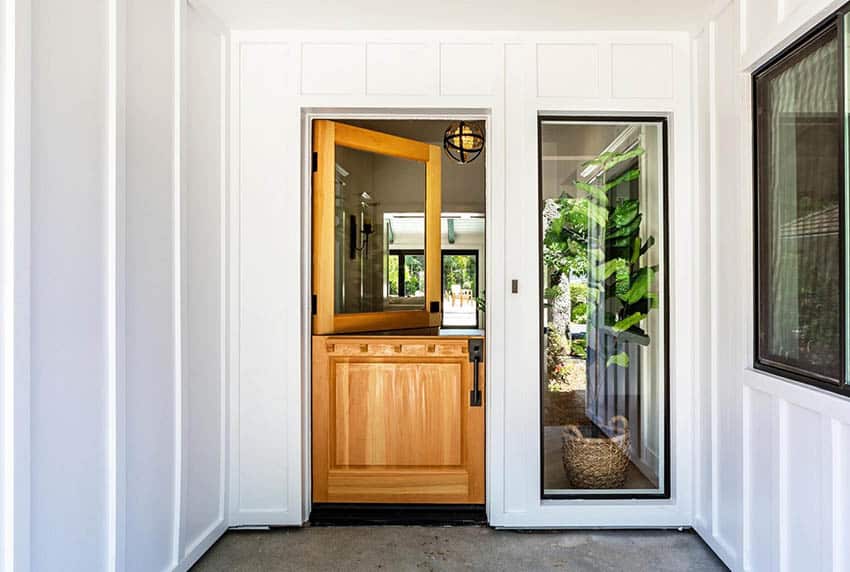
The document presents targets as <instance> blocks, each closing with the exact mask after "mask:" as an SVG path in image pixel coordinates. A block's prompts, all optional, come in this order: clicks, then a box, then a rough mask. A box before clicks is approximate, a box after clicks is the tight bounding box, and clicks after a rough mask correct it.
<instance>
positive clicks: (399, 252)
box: [387, 248, 481, 330]
mask: <svg viewBox="0 0 850 572" xmlns="http://www.w3.org/2000/svg"><path fill="white" fill-rule="evenodd" d="M447 254H449V255H452V254H459V255H467V256H469V255H472V256H475V292H474V296H475V297H476V298H478V280H479V278H480V273H479V269H480V267H479V266H478V262H479V260H480V254H481V253H480V251H478V250H476V249H474V248H457V249H446V248H443V249H440V289H441V290H442V288H443V257H444V256H446V255H447ZM405 255H410V256H424V255H425V251H424V250H416V249H390V251H389V252H388V253H387V256H398V257H399V266H398V281H399V284H398V295H399V296H404V264H403V262H404V256H405ZM442 310H443V311H445V308H442ZM440 327H441V328H442V329H444V330H468V329H470V326H445V325H443V324H440ZM472 328H473V329H476V330H477V329H478V311H476V312H475V326H472Z"/></svg>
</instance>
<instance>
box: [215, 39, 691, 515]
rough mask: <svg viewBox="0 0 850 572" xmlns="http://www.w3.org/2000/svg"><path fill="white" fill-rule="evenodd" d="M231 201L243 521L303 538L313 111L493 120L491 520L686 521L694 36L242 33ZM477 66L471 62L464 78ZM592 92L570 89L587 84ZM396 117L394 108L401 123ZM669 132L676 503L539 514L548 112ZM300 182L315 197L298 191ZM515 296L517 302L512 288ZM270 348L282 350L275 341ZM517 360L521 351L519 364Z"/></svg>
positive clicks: (566, 507)
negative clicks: (290, 528)
mask: <svg viewBox="0 0 850 572" xmlns="http://www.w3.org/2000/svg"><path fill="white" fill-rule="evenodd" d="M233 38H234V41H233V50H234V51H233V61H234V63H236V62H238V65H237V66H236V67H235V68H234V82H233V103H234V110H235V112H234V115H233V122H234V124H233V133H234V138H233V153H232V157H233V175H234V179H233V180H234V182H235V184H234V185H232V193H233V194H232V197H233V198H232V201H233V202H235V201H239V202H240V206H239V213H238V214H236V213H234V218H233V219H231V220H232V224H233V225H235V226H236V227H237V228H238V233H237V234H234V235H233V236H234V242H235V243H238V245H239V247H238V248H239V252H238V255H239V256H240V259H239V262H238V264H237V263H236V261H235V260H234V264H233V266H232V268H234V269H240V270H239V272H238V273H235V274H234V276H235V277H234V278H233V280H236V281H238V283H239V286H240V291H239V292H234V293H233V298H232V300H233V302H232V304H233V305H234V306H235V307H238V308H239V309H240V313H239V315H240V322H239V323H238V324H236V323H234V324H233V332H232V333H231V335H232V336H233V339H235V340H238V342H239V345H238V349H237V350H235V353H233V354H232V355H231V362H232V363H235V362H238V363H239V366H238V367H236V368H234V369H232V370H231V373H232V377H231V388H232V393H231V395H232V396H233V399H232V402H233V409H232V411H231V417H230V424H231V425H230V427H231V439H232V446H233V447H234V449H233V456H232V459H233V462H232V464H231V479H232V480H231V486H232V487H233V490H234V491H236V490H237V489H238V491H239V492H238V494H237V493H235V492H234V495H233V497H232V504H231V508H232V514H233V515H234V524H301V523H302V522H303V520H304V519H305V518H307V515H308V511H309V502H310V501H309V499H310V489H309V486H310V482H309V481H310V472H309V462H308V456H309V439H310V432H309V417H308V412H307V406H308V404H309V369H308V367H307V362H306V361H302V360H303V359H304V356H305V355H309V342H308V340H309V339H310V330H309V304H308V303H307V301H308V300H309V291H310V284H309V260H310V249H309V241H308V240H307V239H305V242H304V243H302V241H301V237H302V236H303V237H306V236H309V207H308V206H307V205H309V197H308V195H302V189H308V188H309V173H307V172H306V171H305V165H306V162H305V157H306V154H305V147H304V145H308V144H309V143H308V142H309V140H310V136H309V130H308V129H309V123H308V122H307V120H306V119H305V114H309V113H310V112H313V111H319V112H326V113H329V114H331V115H333V116H335V117H340V116H341V115H344V113H340V110H342V111H347V112H349V113H350V114H352V115H356V114H357V110H358V109H359V110H360V112H361V113H363V112H366V111H371V112H373V113H380V112H382V111H390V110H394V111H395V113H398V112H399V111H398V110H408V113H409V114H410V115H416V114H417V113H419V112H420V111H421V110H427V109H437V110H438V111H439V112H440V113H442V114H443V115H444V116H445V115H446V114H451V111H448V112H447V111H446V110H455V113H457V112H458V110H460V111H463V110H466V111H468V112H471V113H475V114H478V116H479V117H480V115H481V113H488V112H489V118H490V119H489V121H488V129H487V131H488V143H487V145H488V153H487V157H486V161H487V163H486V164H487V166H488V167H489V171H488V183H487V184H488V191H487V192H488V201H487V203H488V204H487V209H488V212H487V221H488V232H487V249H488V252H489V253H490V256H489V260H488V264H487V269H486V272H487V304H488V309H492V311H488V312H487V313H486V317H487V320H488V324H487V331H488V339H487V344H488V347H487V356H488V368H489V369H488V388H489V390H488V395H487V414H488V424H487V425H488V439H487V443H488V451H487V454H488V461H487V466H488V474H487V482H488V496H487V498H488V500H487V507H488V514H489V518H490V522H491V524H494V525H496V526H504V527H546V526H560V527H563V526H606V525H609V526H638V525H644V526H672V525H685V524H688V523H689V522H690V518H691V513H690V510H691V500H690V493H691V479H690V467H691V440H690V437H689V436H690V435H691V430H690V420H691V417H692V402H691V394H690V392H691V388H692V387H693V385H694V384H695V383H697V381H696V377H697V376H696V375H695V373H696V371H695V369H694V364H693V360H692V359H691V356H692V355H694V354H695V353H696V346H695V345H694V344H693V343H692V341H691V338H690V336H684V335H678V333H679V332H690V331H691V327H692V325H693V319H694V316H695V315H696V312H697V310H696V308H697V306H698V305H699V300H698V299H697V298H696V297H695V295H694V294H693V292H692V288H691V287H690V286H691V285H692V284H693V266H694V264H695V263H694V261H693V259H692V258H691V256H690V252H691V249H692V248H694V247H695V246H696V241H697V240H698V239H699V237H698V236H697V235H696V234H695V230H694V229H695V226H696V225H695V221H696V219H697V216H698V215H697V213H696V211H695V209H694V207H693V203H692V202H691V201H692V200H693V198H694V196H695V195H694V193H693V191H692V184H691V169H690V166H691V161H692V159H693V155H692V152H691V142H692V139H691V136H692V132H691V128H692V126H693V125H692V123H691V115H690V113H691V100H690V72H689V69H690V68H689V66H690V40H689V38H688V36H687V34H684V33H640V32H622V33H615V32H594V33H590V32H575V33H539V34H532V33H514V34H498V33H467V32H464V33H462V34H461V33H456V32H417V33H409V34H399V33H394V32H376V33H368V34H367V33H364V32H335V33H333V34H330V33H322V32H304V31H300V32H299V31H291V32H290V31H274V32H234V35H233ZM469 62H474V63H475V65H469ZM577 77H578V78H582V80H581V81H575V78H577ZM390 112H391V111H390ZM553 112H562V113H573V114H579V115H581V114H599V113H601V112H605V113H612V114H623V115H635V114H641V113H643V114H653V115H667V116H669V117H670V118H671V121H670V129H671V131H670V134H671V144H670V160H671V167H670V168H671V172H670V175H671V179H670V180H671V183H670V184H671V190H670V196H671V197H672V204H671V221H672V227H671V233H672V237H671V246H672V252H671V261H672V265H673V270H672V273H671V276H672V281H673V284H672V287H673V290H674V293H673V297H672V300H673V304H672V308H671V311H672V313H673V314H672V315H673V318H672V320H671V323H672V324H673V331H672V332H671V340H675V341H676V343H675V346H674V347H673V348H671V350H672V352H673V353H672V356H671V358H672V359H671V364H672V371H671V379H672V380H674V382H673V383H672V384H671V392H672V396H671V397H672V403H673V412H672V421H671V424H672V447H673V453H672V458H673V462H674V467H673V475H674V479H675V484H674V486H673V490H672V498H671V500H669V501H660V502H654V503H652V504H646V505H643V506H642V508H640V509H639V510H636V509H635V508H634V505H633V503H630V502H626V501H623V502H617V501H614V502H611V501H600V502H593V501H582V502H581V503H574V502H570V501H566V502H556V503H546V504H543V503H542V502H541V500H540V477H539V467H540V447H539V438H540V437H539V396H538V394H537V390H538V384H537V383H535V381H534V380H537V379H538V378H539V364H538V361H537V356H538V355H539V351H538V350H539V347H538V345H539V327H540V325H539V324H538V323H537V321H538V320H537V316H538V313H539V294H538V276H539V268H538V266H537V264H538V260H537V256H536V253H537V252H538V250H539V244H538V243H537V241H538V230H537V229H538V218H539V215H538V212H537V208H538V206H537V192H538V187H537V185H538V182H537V173H536V165H537V122H536V116H537V114H538V113H553ZM302 185H303V186H302ZM514 278H516V279H518V280H519V292H518V293H517V294H508V291H509V290H508V288H509V286H510V281H511V279H514ZM273 342H274V345H271V344H272V343H273ZM508 348H510V350H508Z"/></svg>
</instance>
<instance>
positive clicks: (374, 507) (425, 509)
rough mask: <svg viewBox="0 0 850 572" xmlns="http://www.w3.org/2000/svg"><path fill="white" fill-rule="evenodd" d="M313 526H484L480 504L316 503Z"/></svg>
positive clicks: (311, 514)
mask: <svg viewBox="0 0 850 572" xmlns="http://www.w3.org/2000/svg"><path fill="white" fill-rule="evenodd" d="M310 524H311V525H313V526H379V525H420V526H471V525H482V524H487V513H486V511H485V510H484V505H479V504H376V503H363V504H359V503H351V504H349V503H316V504H313V510H312V511H311V512H310Z"/></svg>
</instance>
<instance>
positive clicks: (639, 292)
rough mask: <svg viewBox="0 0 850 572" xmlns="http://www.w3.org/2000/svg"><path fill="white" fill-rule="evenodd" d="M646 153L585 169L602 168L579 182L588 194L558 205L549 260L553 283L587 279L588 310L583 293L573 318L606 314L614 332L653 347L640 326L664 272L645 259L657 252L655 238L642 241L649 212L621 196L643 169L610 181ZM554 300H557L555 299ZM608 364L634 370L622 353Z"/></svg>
mask: <svg viewBox="0 0 850 572" xmlns="http://www.w3.org/2000/svg"><path fill="white" fill-rule="evenodd" d="M643 153H644V149H643V148H642V147H637V148H635V149H632V150H630V151H627V152H624V153H603V154H601V155H599V156H598V157H597V158H595V159H593V160H592V161H589V162H588V163H586V164H585V165H584V166H585V167H586V166H595V167H597V169H598V172H599V173H600V175H598V176H597V177H596V178H594V179H592V180H591V181H589V182H584V181H576V183H575V187H576V188H577V189H578V190H579V191H581V192H582V193H583V196H580V197H569V196H562V197H560V198H559V199H557V200H556V201H554V203H555V205H556V207H557V208H556V210H555V211H554V212H553V213H551V214H550V216H551V220H550V221H549V224H548V225H547V227H546V232H545V235H544V239H543V257H544V262H545V263H546V267H547V270H548V272H549V283H550V284H555V285H559V284H561V282H562V278H563V277H564V276H567V277H570V276H586V277H587V284H586V288H587V295H586V297H585V300H586V308H584V309H580V308H575V306H579V305H580V304H579V303H577V302H578V298H579V296H580V291H579V290H578V289H577V290H576V292H575V294H576V296H575V299H574V300H573V304H571V306H573V307H574V308H575V309H574V310H571V313H570V314H571V318H572V317H580V316H582V315H584V316H585V319H587V317H590V318H591V321H593V316H596V315H598V312H602V313H603V316H604V324H605V325H606V326H610V327H611V329H612V330H613V331H614V332H631V333H633V334H637V335H638V336H640V338H642V339H643V340H644V341H645V342H644V343H649V338H648V336H647V335H646V332H644V331H643V330H642V329H641V327H640V325H641V322H642V321H643V320H644V319H645V318H646V317H647V316H648V315H649V312H650V311H651V310H652V309H653V308H656V307H657V297H656V294H655V293H654V292H653V291H652V284H653V282H654V280H655V276H656V273H657V272H658V268H657V267H656V266H646V265H643V264H642V263H641V256H642V255H643V254H645V253H646V252H647V251H648V250H649V249H650V248H652V246H653V244H654V243H655V239H654V238H653V237H651V236H650V237H649V238H648V239H647V240H646V241H642V240H641V237H640V226H641V221H642V219H643V214H642V213H641V212H640V204H639V201H638V200H636V199H632V198H621V199H617V198H616V195H617V193H616V189H618V187H620V185H625V184H629V183H631V182H632V181H636V180H638V179H639V178H640V168H639V167H638V166H637V165H635V166H628V168H626V169H625V170H624V171H623V172H622V173H621V174H619V175H617V176H615V177H614V178H613V179H612V180H607V174H608V173H609V172H611V170H612V169H614V168H615V167H618V166H619V167H622V166H624V165H623V164H627V165H628V163H631V162H635V163H636V161H635V160H636V159H637V158H639V157H640V156H641V155H643ZM556 293H557V294H559V295H562V294H564V292H563V290H561V291H559V292H555V291H552V292H551V294H556ZM570 298H573V286H572V285H570ZM553 299H556V298H550V300H553ZM550 303H551V302H550ZM574 321H575V320H574ZM607 364H608V365H617V366H619V367H628V364H629V358H628V355H627V354H626V353H625V352H621V353H618V354H615V355H612V356H609V357H608V360H607Z"/></svg>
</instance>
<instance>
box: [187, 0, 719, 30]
mask: <svg viewBox="0 0 850 572" xmlns="http://www.w3.org/2000/svg"><path fill="white" fill-rule="evenodd" d="M202 1H203V3H205V4H207V5H208V6H209V7H210V8H211V9H212V10H213V11H214V12H216V13H217V14H218V15H219V16H220V17H221V18H222V19H223V20H224V21H225V22H226V23H227V24H228V25H229V26H230V27H231V28H233V29H290V30H292V29H324V30H331V29H332V30H684V31H691V30H694V29H695V28H696V27H698V26H699V25H700V24H701V23H702V22H703V21H704V20H705V19H706V18H707V17H708V16H709V12H710V10H711V7H712V5H713V4H714V3H715V2H714V1H713V0H607V1H599V0H532V1H525V2H522V1H519V0H428V1H427V2H425V1H424V0H418V1H412V0H311V1H305V0H298V1H293V0H202Z"/></svg>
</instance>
